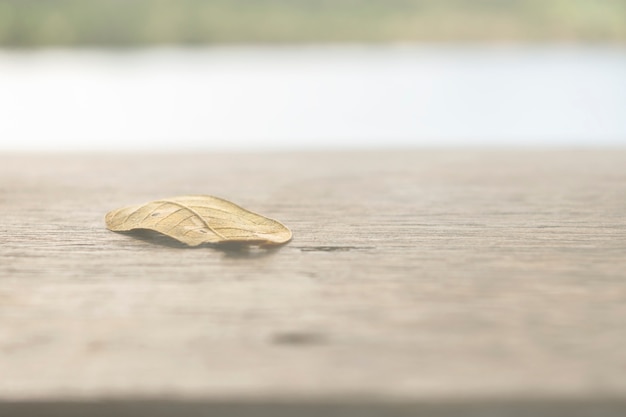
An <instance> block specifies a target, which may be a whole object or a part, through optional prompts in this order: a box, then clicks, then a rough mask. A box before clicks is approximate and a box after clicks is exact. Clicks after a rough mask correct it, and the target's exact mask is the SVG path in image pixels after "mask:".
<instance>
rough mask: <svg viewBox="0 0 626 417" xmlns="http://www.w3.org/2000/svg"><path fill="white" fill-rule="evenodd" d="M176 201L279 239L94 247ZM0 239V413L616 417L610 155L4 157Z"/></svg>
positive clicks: (619, 343)
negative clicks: (138, 214)
mask: <svg viewBox="0 0 626 417" xmlns="http://www.w3.org/2000/svg"><path fill="white" fill-rule="evenodd" d="M195 193H198V194H213V195H217V196H221V197H225V198H227V199H229V200H231V201H234V202H236V203H238V204H240V205H242V206H243V207H246V208H249V209H251V210H253V211H256V212H259V213H262V214H265V215H267V216H269V217H273V218H276V219H278V220H280V221H282V222H283V223H285V224H286V225H288V226H289V227H290V228H291V229H292V231H293V234H294V239H293V240H292V242H290V243H289V244H288V245H286V246H284V247H281V248H280V249H277V250H270V251H267V250H260V249H254V248H253V249H251V250H249V251H244V250H235V249H228V250H222V249H217V248H213V247H201V248H195V249H190V248H186V247H183V246H182V245H180V244H177V243H175V242H173V241H171V240H169V239H167V238H164V237H160V236H155V235H153V234H149V233H140V234H131V235H127V234H117V233H113V232H110V231H108V230H106V229H105V227H104V222H103V217H104V214H105V213H106V212H107V211H109V210H111V209H114V208H117V207H120V206H124V205H131V204H136V203H143V202H146V201H150V200H154V199H158V198H162V197H170V196H175V195H181V194H195ZM0 233H1V234H0V415H1V416H3V417H4V416H5V415H17V416H32V415H43V414H45V415H54V416H57V415H58V416H73V415H76V416H78V415H90V416H100V415H102V416H105V415H116V416H120V415H141V416H144V415H145V416H160V415H170V414H175V415H180V416H200V415H206V413H207V412H212V413H214V414H211V415H244V416H247V415H250V416H252V415H260V416H282V415H285V416H287V415H305V416H318V415H332V416H334V415H337V416H339V415H342V416H343V415H346V416H359V417H361V416H370V415H371V416H374V415H391V416H395V415H398V416H400V415H401V416H405V415H406V416H409V415H411V416H412V415H417V414H420V413H423V414H424V415H429V416H464V417H467V416H479V415H485V414H488V413H492V414H493V415H498V416H522V415H524V416H526V415H550V416H568V417H571V416H583V415H602V416H623V415H626V151H625V150H587V151H583V150H579V151H573V150H554V151H528V150H525V151H495V150H494V151H486V150H485V151H463V150H447V151H435V150H424V151H406V152H399V151H398V152H363V153H356V152H345V153H341V152H338V153H267V154H218V153H215V154H210V153H206V154H189V155H167V154H151V155H146V154H138V155H132V154H121V155H120V154H71V153H69V154H41V155H38V154H3V155H0ZM490 415H491V414H490Z"/></svg>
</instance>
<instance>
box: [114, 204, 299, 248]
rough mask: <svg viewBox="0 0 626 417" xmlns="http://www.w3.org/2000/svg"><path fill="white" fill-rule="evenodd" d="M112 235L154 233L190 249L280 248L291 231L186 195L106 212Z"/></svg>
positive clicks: (232, 206) (233, 206) (248, 213)
mask: <svg viewBox="0 0 626 417" xmlns="http://www.w3.org/2000/svg"><path fill="white" fill-rule="evenodd" d="M105 221H106V226H107V228H108V229H109V230H112V231H114V232H126V231H130V230H135V229H149V230H154V231H157V232H160V233H163V234H164V235H167V236H170V237H172V238H174V239H176V240H178V241H180V242H183V243H186V244H187V245H189V246H198V245H200V244H203V243H226V242H233V243H245V244H249V245H280V244H283V243H287V242H288V241H289V240H291V231H290V230H289V229H288V228H287V227H285V226H284V225H283V224H281V223H279V222H278V221H276V220H272V219H269V218H267V217H263V216H261V215H259V214H256V213H253V212H251V211H248V210H246V209H244V208H242V207H239V206H238V205H236V204H234V203H231V202H230V201H226V200H223V199H221V198H218V197H213V196H210V195H187V196H180V197H173V198H167V199H164V200H157V201H152V202H150V203H146V204H143V205H140V206H132V207H123V208H120V209H117V210H113V211H111V212H109V213H107V215H106V217H105Z"/></svg>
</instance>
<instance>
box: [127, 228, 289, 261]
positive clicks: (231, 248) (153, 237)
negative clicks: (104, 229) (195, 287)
mask: <svg viewBox="0 0 626 417" xmlns="http://www.w3.org/2000/svg"><path fill="white" fill-rule="evenodd" d="M116 233H119V234H121V235H125V236H129V237H132V238H134V239H137V240H141V241H142V242H146V243H150V244H153V245H158V246H162V247H167V248H172V249H185V250H198V249H206V248H211V249H213V250H216V251H218V252H222V253H223V254H224V256H225V257H227V258H235V259H252V258H262V257H266V256H269V255H273V254H275V253H277V252H278V250H279V249H280V248H281V247H282V245H273V246H258V245H257V246H251V245H247V244H244V243H237V242H226V243H213V244H212V243H205V244H202V245H198V246H189V245H186V244H184V243H182V242H179V241H178V240H176V239H174V238H172V237H169V236H167V235H164V234H162V233H159V232H157V231H154V230H150V229H134V230H131V231H128V232H116Z"/></svg>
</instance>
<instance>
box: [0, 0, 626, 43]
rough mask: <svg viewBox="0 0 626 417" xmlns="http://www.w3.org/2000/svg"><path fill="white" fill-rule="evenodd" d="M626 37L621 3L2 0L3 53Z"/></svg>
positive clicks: (617, 39) (0, 32) (557, 0)
mask: <svg viewBox="0 0 626 417" xmlns="http://www.w3.org/2000/svg"><path fill="white" fill-rule="evenodd" d="M448 40H451V41H481V40H523V41H534V40H537V41H544V40H548V41H606V42H620V43H621V42H624V41H625V40H626V0H0V46H49V45H103V46H126V45H130V46H132V45H143V44H164V43H165V44H168V43H170V44H171V43H176V44H205V43H224V42H246V43H257V42H334V41H338V42H384V41H448Z"/></svg>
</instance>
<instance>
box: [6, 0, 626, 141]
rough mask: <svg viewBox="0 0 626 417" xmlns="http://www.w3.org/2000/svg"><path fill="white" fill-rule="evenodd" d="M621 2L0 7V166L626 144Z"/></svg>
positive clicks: (110, 2)
mask: <svg viewBox="0 0 626 417" xmlns="http://www.w3.org/2000/svg"><path fill="white" fill-rule="evenodd" d="M625 116H626V0H204V1H201V0H90V1H84V0H0V150H1V151H12V150H29V151H30V150H43V151H49V150H53V151H56V150H59V151H61V150H155V151H159V150H163V151H174V150H181V151H189V150H222V149H226V150H299V149H366V148H413V147H440V146H443V147H446V146H462V147H466V146H467V147H473V146H498V147H499V146H504V147H507V146H515V147H519V146H547V147H550V146H620V147H621V146H624V145H626V117H625Z"/></svg>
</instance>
